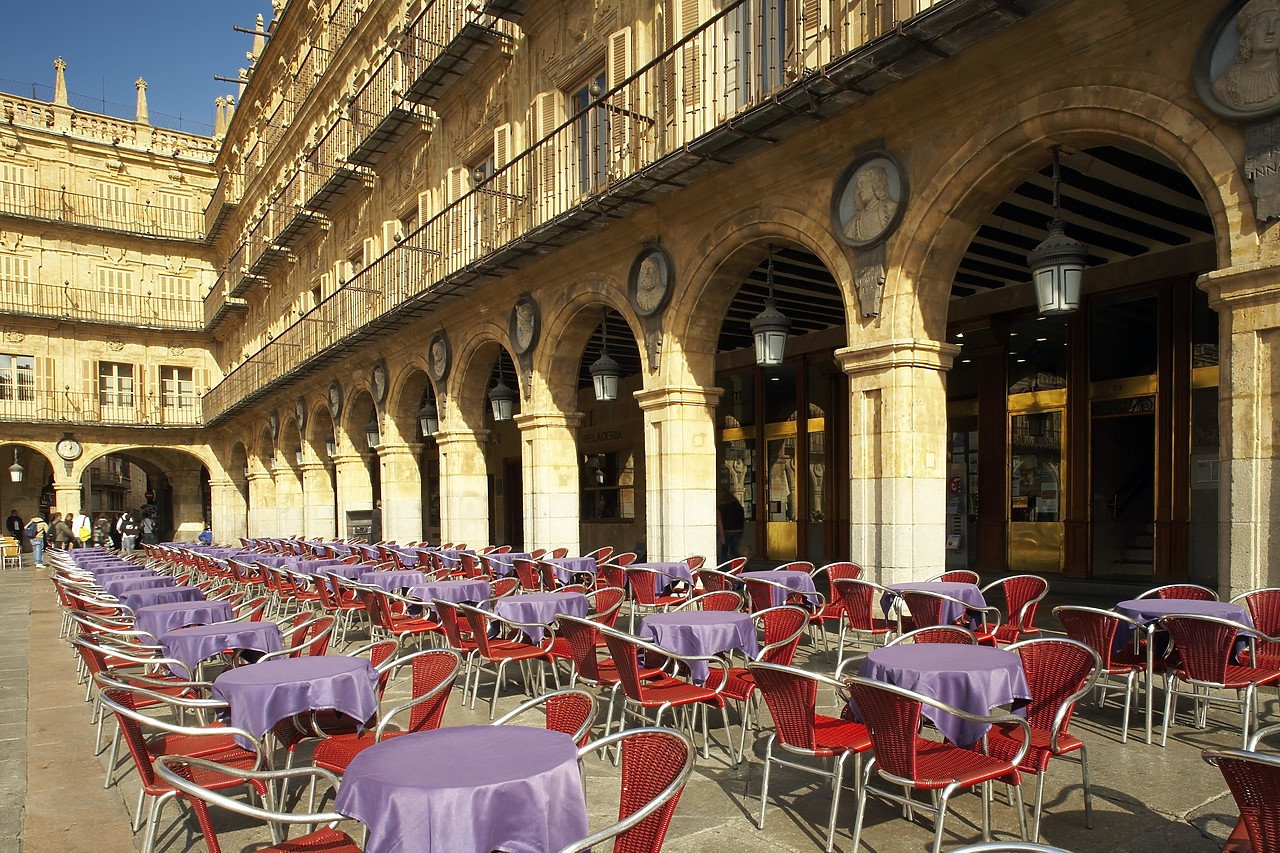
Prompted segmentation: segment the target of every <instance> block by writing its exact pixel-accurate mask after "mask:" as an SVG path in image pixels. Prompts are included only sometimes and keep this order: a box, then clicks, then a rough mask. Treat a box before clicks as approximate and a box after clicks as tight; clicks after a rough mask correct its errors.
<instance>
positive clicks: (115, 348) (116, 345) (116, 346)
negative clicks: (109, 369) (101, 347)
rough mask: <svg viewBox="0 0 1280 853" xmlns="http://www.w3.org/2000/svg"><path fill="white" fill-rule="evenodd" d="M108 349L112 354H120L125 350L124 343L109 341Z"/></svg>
mask: <svg viewBox="0 0 1280 853" xmlns="http://www.w3.org/2000/svg"><path fill="white" fill-rule="evenodd" d="M107 349H109V350H111V351H112V352H120V350H122V349H124V341H107Z"/></svg>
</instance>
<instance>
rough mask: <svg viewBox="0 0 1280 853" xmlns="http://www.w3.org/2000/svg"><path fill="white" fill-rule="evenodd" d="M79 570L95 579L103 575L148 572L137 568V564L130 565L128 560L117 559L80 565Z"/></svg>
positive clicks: (139, 567)
mask: <svg viewBox="0 0 1280 853" xmlns="http://www.w3.org/2000/svg"><path fill="white" fill-rule="evenodd" d="M79 568H81V569H83V570H85V571H88V572H89V573H90V574H92V575H93V576H94V577H95V578H100V577H102V576H103V575H115V574H120V573H121V572H136V571H148V569H145V568H144V567H142V566H139V565H138V564H137V563H130V562H129V561H128V560H121V559H119V558H117V557H113V558H111V559H110V560H101V561H99V562H94V563H89V564H87V565H81V566H80V567H79Z"/></svg>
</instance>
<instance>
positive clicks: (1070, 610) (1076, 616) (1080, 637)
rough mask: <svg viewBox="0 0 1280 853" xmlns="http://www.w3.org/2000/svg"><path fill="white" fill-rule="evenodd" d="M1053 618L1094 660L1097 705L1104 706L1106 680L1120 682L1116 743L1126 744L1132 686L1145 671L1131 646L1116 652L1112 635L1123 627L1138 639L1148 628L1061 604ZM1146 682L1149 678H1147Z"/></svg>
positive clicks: (1110, 614)
mask: <svg viewBox="0 0 1280 853" xmlns="http://www.w3.org/2000/svg"><path fill="white" fill-rule="evenodd" d="M1053 615H1054V617H1055V618H1057V620H1058V621H1059V622H1061V623H1062V627H1063V630H1065V631H1066V632H1067V636H1068V637H1069V638H1071V639H1072V640H1075V641H1077V642H1080V643H1084V644H1085V645H1086V646H1088V647H1089V648H1091V649H1093V651H1094V654H1096V655H1097V656H1098V660H1099V664H1100V669H1099V679H1100V680H1101V681H1102V684H1101V687H1102V690H1103V692H1102V700H1101V702H1100V703H1099V704H1102V705H1105V704H1106V700H1107V696H1106V686H1107V684H1108V682H1109V679H1110V678H1111V677H1112V676H1115V677H1117V678H1122V679H1124V717H1123V718H1122V719H1123V722H1122V723H1121V728H1120V742H1121V743H1127V742H1128V740H1129V708H1130V706H1131V704H1132V702H1133V683H1134V681H1135V680H1136V679H1137V677H1138V675H1140V674H1141V673H1143V672H1145V671H1146V662H1145V661H1144V660H1143V658H1142V656H1141V655H1139V654H1137V653H1135V652H1134V651H1133V644H1132V643H1125V644H1124V647H1123V648H1122V649H1119V650H1117V649H1116V646H1115V642H1116V632H1117V631H1118V630H1119V629H1120V627H1121V626H1122V625H1127V626H1129V629H1130V630H1132V631H1134V632H1136V634H1137V636H1138V637H1140V638H1141V637H1146V636H1148V635H1149V633H1150V628H1149V627H1148V626H1146V625H1143V624H1141V623H1139V622H1138V621H1136V620H1134V619H1130V618H1129V617H1128V616H1123V615H1121V614H1119V613H1116V612H1115V611H1114V610H1101V609H1099V608H1097V607H1078V606H1075V605H1067V604H1063V605H1059V606H1058V607H1055V608H1053ZM1149 679H1150V676H1148V680H1149Z"/></svg>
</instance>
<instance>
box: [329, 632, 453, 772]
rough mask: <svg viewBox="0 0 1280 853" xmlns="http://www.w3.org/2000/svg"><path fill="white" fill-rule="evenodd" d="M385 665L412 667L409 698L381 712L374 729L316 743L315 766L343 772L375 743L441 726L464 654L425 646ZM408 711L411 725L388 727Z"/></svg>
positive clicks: (341, 735)
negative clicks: (403, 727) (395, 727)
mask: <svg viewBox="0 0 1280 853" xmlns="http://www.w3.org/2000/svg"><path fill="white" fill-rule="evenodd" d="M383 666H384V667H385V668H386V669H388V670H390V671H393V672H394V671H395V670H397V669H400V668H401V667H403V666H409V667H411V670H412V692H411V695H410V699H409V701H407V702H404V703H401V704H399V705H396V706H395V707H394V708H391V709H390V710H388V711H387V712H386V713H384V714H381V715H380V717H379V719H378V724H377V726H375V727H374V729H373V731H369V730H368V729H365V730H364V731H362V732H354V731H352V732H346V733H343V734H337V735H331V736H329V737H326V738H325V739H324V740H322V741H321V742H320V743H319V744H317V745H316V751H315V754H314V755H313V756H312V761H313V762H314V763H315V764H316V766H318V767H323V768H325V769H326V770H329V771H332V772H334V773H339V774H341V773H343V772H345V771H346V769H347V767H348V766H350V764H351V762H352V760H354V759H355V757H356V756H357V755H359V754H360V753H361V752H363V751H364V750H366V749H368V748H369V747H371V746H373V745H374V744H375V743H381V742H382V741H384V740H387V739H389V738H395V737H400V736H401V735H407V734H412V733H414V732H426V731H432V730H434V729H438V728H440V724H441V722H442V721H443V720H444V712H445V707H446V706H447V705H448V703H449V696H450V694H451V693H452V692H453V684H454V681H455V680H456V679H457V677H458V670H460V669H461V668H462V656H461V655H459V654H458V653H457V652H455V651H453V650H452V649H423V650H420V651H416V652H412V653H410V654H408V655H404V656H401V657H396V658H392V659H391V660H389V661H387V662H385V663H384V664H383ZM405 711H408V712H409V723H408V726H407V727H406V728H405V729H404V730H397V729H391V728H389V726H390V725H391V721H392V720H394V719H395V718H396V717H397V716H399V715H400V714H403V713H404V712H405Z"/></svg>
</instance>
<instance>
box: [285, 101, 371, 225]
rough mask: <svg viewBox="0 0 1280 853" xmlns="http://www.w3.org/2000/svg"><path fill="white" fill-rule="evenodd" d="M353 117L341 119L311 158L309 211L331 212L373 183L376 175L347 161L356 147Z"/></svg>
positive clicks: (308, 189) (309, 167) (308, 163)
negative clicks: (345, 198) (344, 198)
mask: <svg viewBox="0 0 1280 853" xmlns="http://www.w3.org/2000/svg"><path fill="white" fill-rule="evenodd" d="M353 138H354V130H353V129H352V125H351V118H350V116H345V115H344V116H340V117H339V118H338V120H337V121H335V122H334V123H333V126H332V127H330V128H329V130H328V132H327V133H325V135H324V136H323V137H322V138H321V140H320V143H319V144H318V145H317V146H316V147H315V150H314V151H312V152H311V156H310V157H308V158H307V161H306V163H305V164H304V165H303V167H302V168H303V169H305V170H306V172H307V182H306V187H307V198H306V200H305V201H304V202H303V203H304V204H305V205H306V207H307V208H308V209H309V210H314V211H315V212H317V213H328V212H329V211H330V210H332V209H333V207H334V205H336V204H337V203H338V201H339V200H340V199H341V198H342V196H343V195H344V194H345V193H347V192H348V191H350V190H352V189H354V188H356V187H358V186H362V185H364V186H367V185H371V184H372V183H373V173H372V172H371V171H369V170H368V169H366V168H365V167H363V166H357V165H355V164H354V163H352V162H350V161H348V160H347V154H348V153H349V152H350V151H351V149H352V147H353V146H354V145H355V143H354V141H353Z"/></svg>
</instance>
